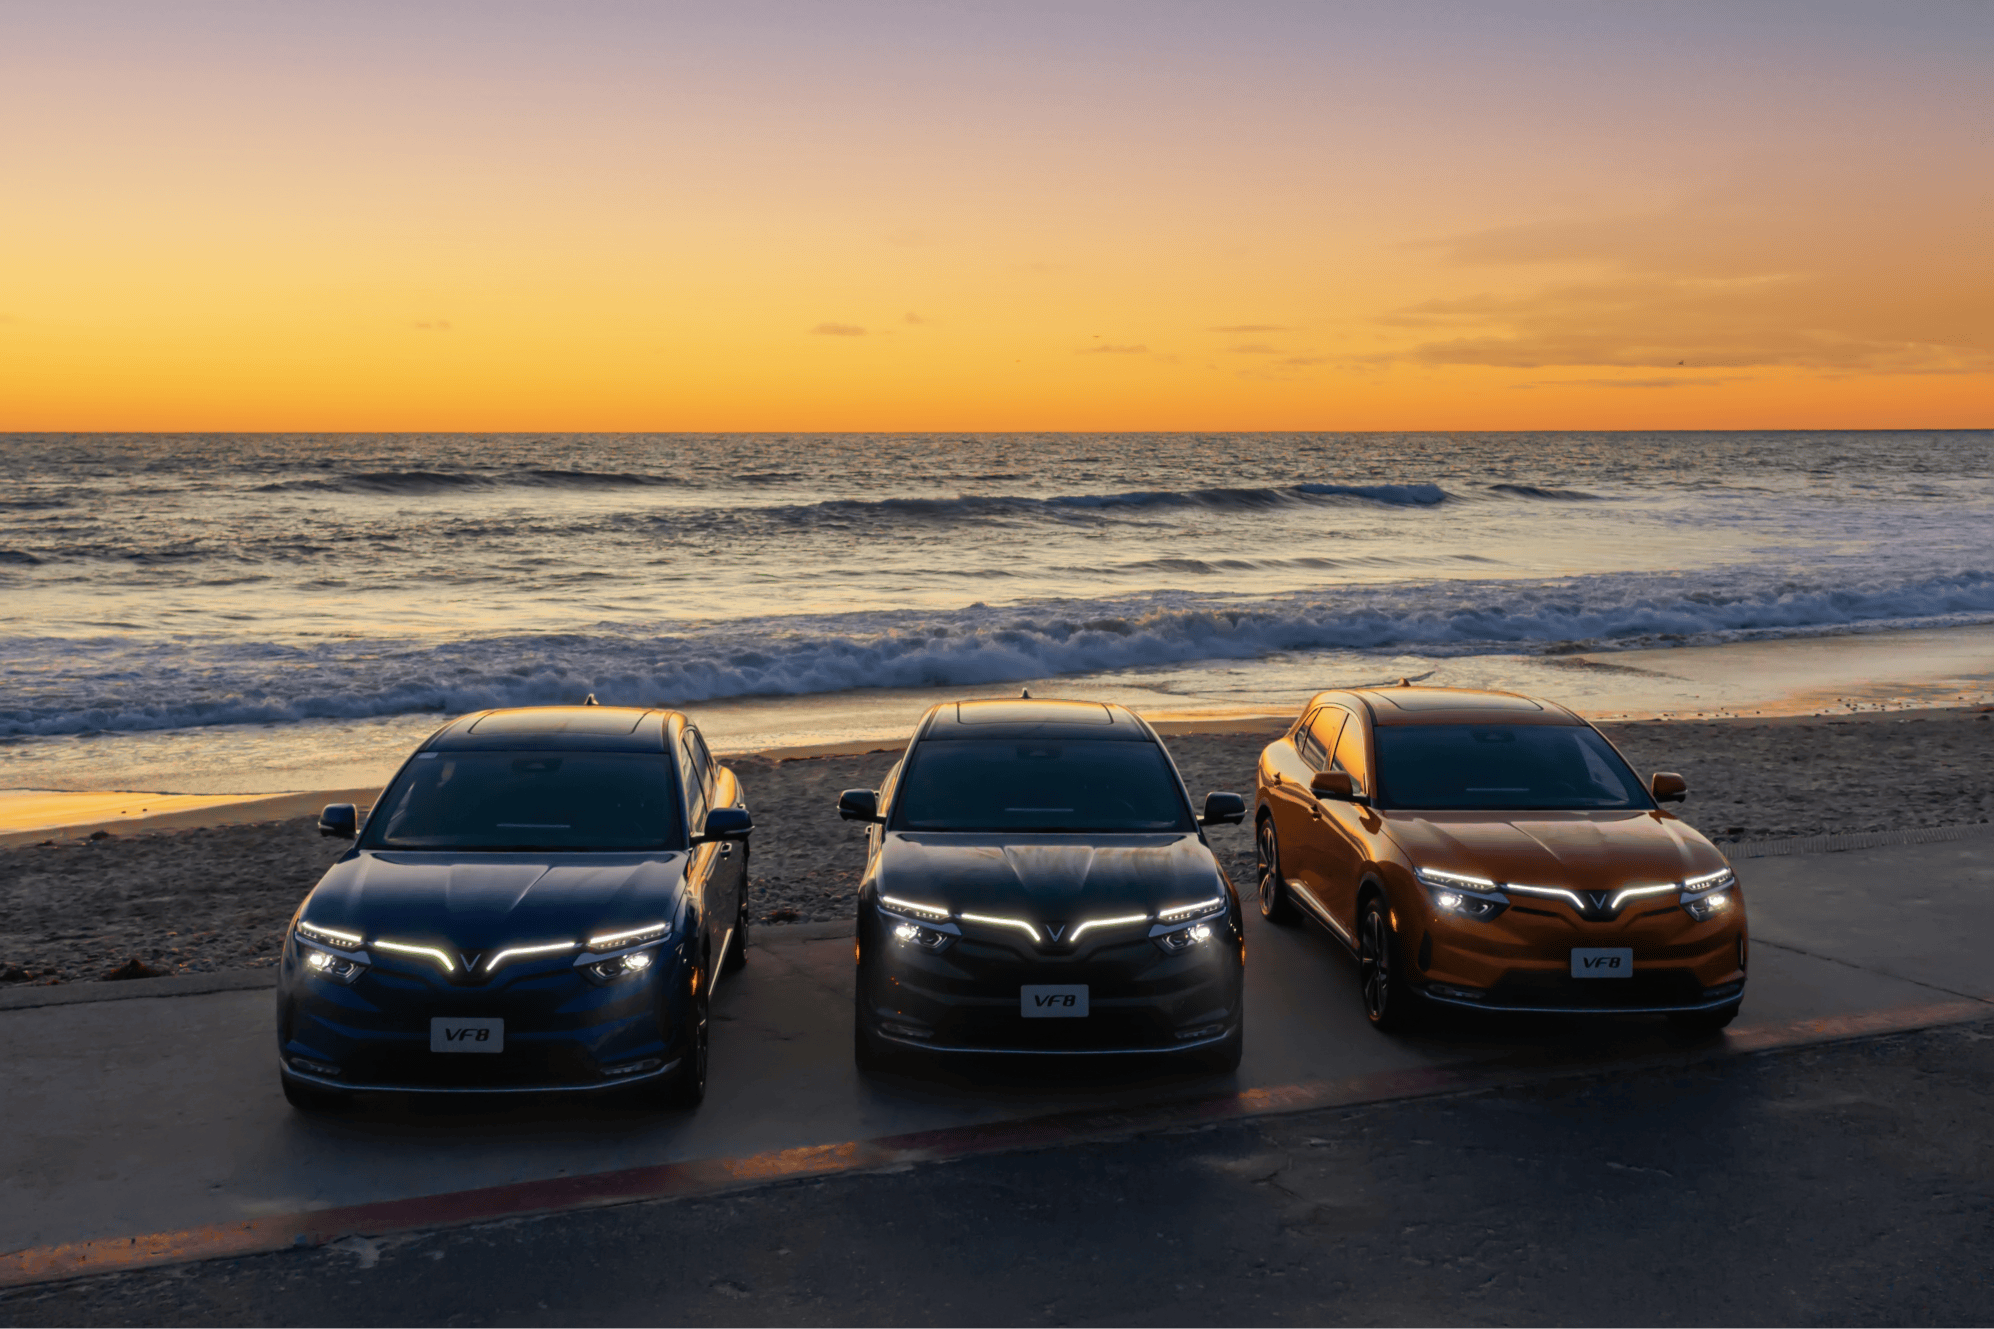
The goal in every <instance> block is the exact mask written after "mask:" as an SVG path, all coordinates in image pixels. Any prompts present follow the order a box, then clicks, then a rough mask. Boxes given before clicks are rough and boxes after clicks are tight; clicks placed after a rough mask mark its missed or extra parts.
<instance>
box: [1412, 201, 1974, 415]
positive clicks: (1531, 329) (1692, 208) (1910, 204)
mask: <svg viewBox="0 0 1994 1329" xmlns="http://www.w3.org/2000/svg"><path fill="white" fill-rule="evenodd" d="M1879 183H1880V182H1878V181H1875V180H1867V181H1862V182H1859V184H1860V188H1855V187H1853V186H1851V185H1846V184H1840V183H1836V184H1834V185H1816V184H1808V183H1805V182H1801V183H1795V182H1791V181H1787V182H1774V183H1771V184H1767V185H1766V186H1764V187H1763V188H1762V189H1760V190H1758V191H1756V192H1753V191H1747V190H1740V191H1738V192H1735V193H1731V194H1725V195H1706V196H1703V197H1699V198H1694V199H1690V200H1688V201H1686V202H1684V203H1682V204H1680V205H1678V206H1676V207H1673V208H1669V209H1663V210H1658V211H1655V212H1653V213H1648V214H1643V215H1623V216H1613V217H1602V218H1596V219H1592V220H1564V221H1555V222H1545V223H1542V224H1538V225H1530V226H1508V227H1501V228H1496V229H1491V230H1485V231H1479V232H1474V233H1470V234H1466V235H1461V236H1455V237H1451V238H1449V239H1445V240H1438V241H1429V242H1420V243H1419V245H1417V246H1415V247H1421V248H1427V249H1432V250H1436V251H1438V254H1439V256H1440V258H1441V260H1442V261H1443V262H1445V263H1446V264H1448V265H1450V266H1454V267H1481V268H1487V269H1492V270H1498V271H1499V270H1502V269H1510V270H1514V269H1518V268H1526V267H1531V266H1558V267H1564V268H1566V269H1568V270H1576V271H1575V272H1574V275H1572V276H1568V277H1566V278H1565V279H1563V280H1558V281H1554V282H1550V283H1546V284H1543V285H1539V286H1537V287H1535V288H1534V289H1524V290H1515V289H1511V290H1509V291H1507V292H1505V293H1501V294H1496V293H1482V294H1474V295H1465V296H1459V297H1454V298H1443V299H1432V300H1425V301H1421V302H1419V303H1417V304H1410V305H1405V306H1401V307H1399V308H1397V309H1394V310H1390V311H1388V312H1386V313H1384V314H1382V315H1380V316H1379V317H1378V318H1377V319H1376V320H1375V322H1377V323H1378V324H1380V325H1382V326H1384V327H1388V328H1395V329H1404V330H1407V331H1410V332H1415V333H1424V334H1426V336H1425V337H1424V339H1421V340H1418V341H1415V342H1413V343H1412V344H1411V345H1408V346H1405V347H1403V348H1402V349H1400V350H1398V351H1396V352H1390V353H1385V354H1381V355H1378V356H1375V357H1373V359H1374V361H1377V362H1383V361H1393V360H1397V361H1410V362H1412V363H1416V364H1425V365H1436V366H1439V365H1474V366H1491V367H1497V368H1505V369H1537V368H1542V367H1545V366H1552V365H1601V366H1619V367H1625V368H1674V367H1676V366H1677V365H1679V364H1680V365H1683V366H1685V367H1688V368H1692V369H1704V370H1708V369H1714V368H1726V369H1734V368H1743V367H1748V366H1749V367H1773V366H1781V367H1786V368H1791V369H1800V370H1813V371H1823V372H1836V373H1868V374H1946V373H1980V372H1986V371H1988V370H1990V369H1994V318H1990V317H1988V313H1987V311H1988V310H1989V309H1990V308H1994V251H1990V248H1989V246H1987V245H1986V244H1985V243H1984V240H1981V239H1978V238H1976V237H1978V236H1984V235H1985V234H1990V233H1994V207H1990V206H1989V204H1988V203H1987V202H1985V201H1978V202H1975V201H1967V202H1963V203H1960V204H1958V205H1956V206H1947V207H1942V208H1941V207H1935V206H1934V205H1933V203H1932V200H1931V199H1930V198H1929V197H1918V196H1915V194H1914V195H1912V196H1896V195H1888V196H1887V197H1886V198H1885V200H1884V201H1881V202H1879V201H1878V200H1877V198H1876V197H1875V196H1874V194H1873V191H1875V190H1876V189H1877V187H1878V185H1879ZM1923 192H1924V193H1925V194H1926V195H1929V193H1930V190H1929V189H1928V190H1926V191H1923ZM1962 218H1964V219H1966V222H1967V223H1971V224H1963V222H1962ZM1976 218H1977V219H1978V220H1977V221H1976V220H1975V219H1976ZM1934 219H1943V220H1934ZM1979 222H1984V223H1985V226H1986V229H1984V230H1983V229H1981V226H1980V225H1979V224H1978V223H1979ZM1586 269H1590V270H1591V272H1590V274H1589V275H1585V276H1579V275H1576V273H1577V272H1578V271H1584V270H1586ZM1448 334H1452V335H1448ZM1604 382H1605V380H1601V381H1600V384H1601V385H1603V384H1604Z"/></svg>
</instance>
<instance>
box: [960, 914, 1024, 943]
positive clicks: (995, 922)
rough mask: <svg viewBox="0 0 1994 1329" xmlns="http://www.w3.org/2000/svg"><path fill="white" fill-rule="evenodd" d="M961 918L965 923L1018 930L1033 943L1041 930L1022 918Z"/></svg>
mask: <svg viewBox="0 0 1994 1329" xmlns="http://www.w3.org/2000/svg"><path fill="white" fill-rule="evenodd" d="M960 917H961V919H962V921H963V922H965V923H988V924H990V926H992V927H999V928H1018V929H1020V930H1021V931H1023V932H1024V933H1025V935H1026V936H1028V937H1030V938H1031V939H1032V940H1033V941H1037V940H1038V939H1039V930H1038V929H1037V928H1035V927H1033V926H1032V925H1031V924H1030V923H1027V922H1026V921H1025V920H1024V919H1022V918H993V917H991V916H990V915H988V914H962V915H960Z"/></svg>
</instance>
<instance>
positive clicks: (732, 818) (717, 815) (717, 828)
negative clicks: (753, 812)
mask: <svg viewBox="0 0 1994 1329" xmlns="http://www.w3.org/2000/svg"><path fill="white" fill-rule="evenodd" d="M753 829H755V819H754V818H753V817H751V816H749V815H748V810H747V809H746V808H715V809H713V811H711V812H709V813H707V814H706V825H705V826H703V827H701V828H700V832H699V834H698V835H695V836H693V837H692V842H693V843H694V844H711V843H713V842H714V841H716V840H745V839H747V838H748V832H749V831H752V830H753Z"/></svg>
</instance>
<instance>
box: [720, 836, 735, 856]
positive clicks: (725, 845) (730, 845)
mask: <svg viewBox="0 0 1994 1329" xmlns="http://www.w3.org/2000/svg"><path fill="white" fill-rule="evenodd" d="M733 856H734V842H733V841H732V840H722V841H721V842H720V857H722V858H732V857H733Z"/></svg>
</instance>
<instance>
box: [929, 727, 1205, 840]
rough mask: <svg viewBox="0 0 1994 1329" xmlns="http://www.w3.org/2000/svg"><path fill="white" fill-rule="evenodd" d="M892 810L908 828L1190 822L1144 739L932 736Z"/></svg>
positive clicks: (1097, 827) (1158, 754)
mask: <svg viewBox="0 0 1994 1329" xmlns="http://www.w3.org/2000/svg"><path fill="white" fill-rule="evenodd" d="M900 790H901V792H900V801H899V807H898V808H897V809H896V811H895V813H894V818H893V824H894V827H895V828H896V829H899V830H907V831H1050V832H1080V831H1188V830H1191V829H1192V827H1193V822H1192V820H1191V814H1190V809H1189V808H1188V807H1187V806H1186V805H1185V802H1184V795H1183V793H1182V791H1181V790H1180V788H1179V786H1178V783H1177V777H1176V774H1175V773H1174V772H1173V771H1172V770H1171V768H1170V762H1169V759H1168V758H1166V757H1165V756H1164V755H1163V749H1162V748H1160V747H1158V746H1157V745H1156V744H1154V743H1150V742H1122V741H1114V740H1103V739H1072V738H1067V739H1054V740H1050V741H1046V740H1039V739H1025V740H1013V739H988V738H986V739H936V740H933V741H930V742H925V743H920V744H917V745H916V746H915V748H914V753H913V756H912V758H911V760H910V761H909V763H908V769H907V773H906V774H905V775H904V776H903V777H902V779H901V781H900Z"/></svg>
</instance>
